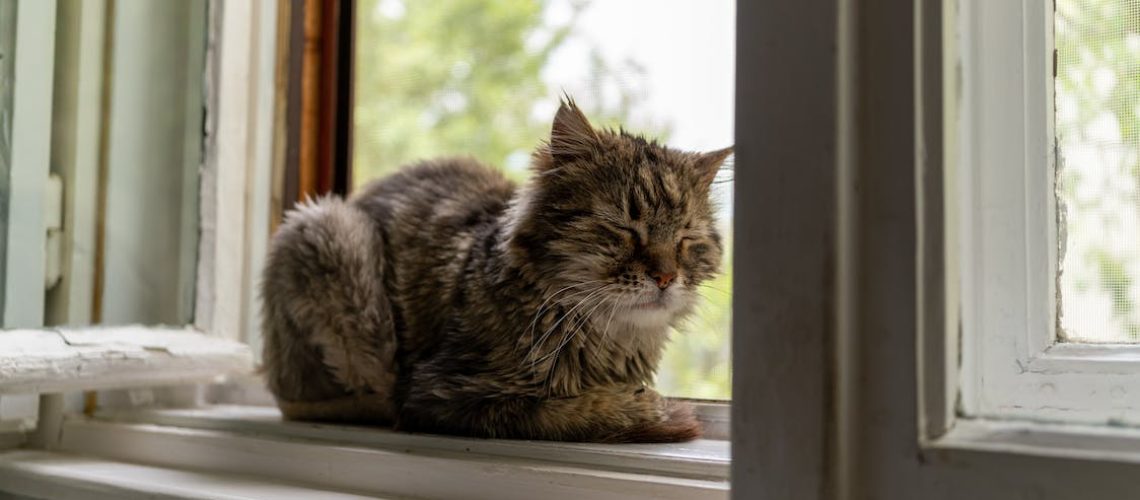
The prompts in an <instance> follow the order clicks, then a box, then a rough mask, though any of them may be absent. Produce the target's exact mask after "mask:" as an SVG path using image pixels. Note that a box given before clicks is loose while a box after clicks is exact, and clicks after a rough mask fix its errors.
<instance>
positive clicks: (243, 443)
mask: <svg viewBox="0 0 1140 500" xmlns="http://www.w3.org/2000/svg"><path fill="white" fill-rule="evenodd" d="M63 449H64V450H67V451H72V452H76V453H82V454H87V455H94V456H101V457H106V458H111V459H115V460H124V461H132V462H140V463H147V464H151V465H158V466H164V467H185V468H193V469H195V470H204V471H211V472H212V471H227V472H229V473H237V474H246V475H253V476H259V477H265V478H288V479H291V480H293V481H299V482H303V483H305V484H313V485H316V486H320V487H328V488H337V489H347V490H351V491H358V492H364V493H369V494H381V495H383V494H388V495H395V496H408V497H416V498H472V499H480V498H488V499H505V500H509V499H514V498H518V499H533V498H543V499H551V500H555V499H562V498H567V499H579V498H591V499H606V498H615V499H616V498H630V497H647V498H648V497H652V498H662V499H672V498H675V499H703V498H718V499H723V498H727V496H728V483H727V482H726V481H709V480H701V479H689V478H679V477H670V476H661V475H652V474H643V473H629V472H619V471H610V470H603V469H593V468H584V467H575V466H570V465H563V464H558V463H551V462H545V461H539V460H523V459H518V458H513V459H508V458H503V457H482V456H477V455H475V454H467V453H466V452H465V453H463V454H459V453H447V452H427V451H423V452H416V451H414V450H413V451H410V452H409V451H405V450H379V449H371V448H365V447H356V446H347V445H340V446H329V445H327V444H324V443H319V442H314V441H312V440H302V439H276V438H269V437H257V436H250V435H247V434H238V433H231V432H222V431H210V430H195V429H183V428H173V427H161V426H153V425H138V424H115V423H107V422H97V421H91V420H85V419H73V420H68V421H67V422H65V425H64V432H63Z"/></svg>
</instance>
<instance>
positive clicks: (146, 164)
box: [0, 0, 272, 420]
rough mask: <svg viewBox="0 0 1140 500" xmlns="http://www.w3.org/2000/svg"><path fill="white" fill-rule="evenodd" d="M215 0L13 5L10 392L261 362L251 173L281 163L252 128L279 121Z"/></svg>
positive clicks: (24, 394) (21, 395) (6, 39)
mask: <svg viewBox="0 0 1140 500" xmlns="http://www.w3.org/2000/svg"><path fill="white" fill-rule="evenodd" d="M207 9H208V2H206V1H204V0H198V1H191V2H177V3H170V4H163V5H155V4H149V3H146V2H115V3H113V4H110V3H107V2H57V1H54V0H51V1H44V2H31V1H17V2H13V1H7V2H3V3H0V24H2V25H3V26H4V28H5V29H4V31H3V34H2V35H0V68H2V69H0V82H3V83H2V84H0V96H3V97H0V136H3V140H0V156H3V160H0V178H2V179H3V181H0V202H2V203H0V205H2V206H3V208H2V209H0V210H2V211H3V212H4V213H5V214H6V217H5V220H4V222H5V224H3V225H0V233H2V234H3V236H2V237H0V243H3V244H2V245H0V250H2V252H3V254H4V260H3V262H2V266H3V267H2V269H3V272H0V278H2V280H0V284H2V286H3V288H4V290H5V292H4V294H3V295H2V302H0V303H2V309H0V311H2V320H3V324H2V326H3V329H4V330H3V331H0V365H3V366H5V367H6V371H5V376H4V377H3V378H0V407H8V408H11V404H12V403H13V402H14V401H21V400H26V399H27V398H28V397H32V398H34V397H36V395H43V396H42V397H43V398H45V399H44V400H51V401H60V400H62V398H64V396H65V395H66V399H67V401H69V404H70V405H71V407H75V406H79V407H82V406H83V405H84V404H87V405H91V403H93V402H94V401H95V399H94V398H90V397H89V398H87V399H86V401H87V402H86V403H84V397H83V395H82V392H81V391H92V390H96V389H112V388H127V387H138V386H147V387H150V386H155V385H162V384H166V383H182V382H198V381H204V380H212V379H214V378H215V377H217V376H219V375H222V374H232V373H246V372H248V371H249V370H250V369H251V368H252V364H251V357H250V350H249V348H248V347H247V346H246V345H245V344H244V341H245V340H247V338H246V336H245V333H246V331H245V330H244V328H243V323H242V321H243V320H244V319H245V315H246V314H247V304H249V303H250V300H251V299H252V294H251V293H248V292H249V290H250V288H251V284H252V275H250V274H248V273H247V272H245V270H247V269H249V265H248V263H249V262H250V261H251V259H252V257H253V255H254V254H253V253H252V252H248V251H247V248H248V247H247V243H248V242H251V241H255V240H256V239H257V238H258V234H259V232H258V231H254V230H253V228H254V227H256V225H257V224H258V223H257V219H256V217H255V216H249V217H247V216H246V212H247V211H250V212H252V210H250V209H249V207H248V206H247V200H249V199H253V200H256V199H258V198H257V196H256V195H254V196H249V197H247V192H248V193H251V194H255V193H257V192H259V191H263V190H265V189H264V187H261V188H258V187H257V186H256V184H255V183H253V182H252V181H250V182H247V180H246V179H247V177H250V178H252V175H247V171H257V170H258V169H263V168H268V165H269V164H268V162H267V161H266V159H267V158H268V157H267V156H266V155H264V154H263V153H259V150H257V149H256V148H254V147H247V146H248V145H251V144H257V143H256V141H253V140H250V141H248V144H247V139H246V137H245V136H244V135H243V134H244V132H245V127H247V126H249V127H253V126H256V125H257V124H261V123H267V122H266V121H264V120H265V117H264V115H258V114H257V111H258V107H257V106H256V105H249V106H246V105H245V103H246V102H247V101H248V100H251V99H252V100H254V102H255V103H256V99H254V98H255V97H256V93H254V92H253V91H252V90H253V89H250V88H249V84H248V80H247V79H245V78H244V77H243V76H242V74H241V72H235V71H232V68H230V67H229V66H234V65H236V66H238V67H245V68H246V69H245V71H246V73H248V72H249V70H248V65H249V63H250V60H251V59H253V60H254V61H256V58H254V57H251V55H252V54H251V53H253V52H254V50H253V49H251V46H250V44H249V42H248V40H245V43H244V45H242V44H239V43H236V42H230V43H229V44H222V43H218V42H217V41H216V40H213V43H210V42H211V39H210V37H211V33H214V32H213V31H212V30H211V28H210V26H209V23H208V22H207ZM233 16H234V17H233V20H232V21H231V22H230V24H228V25H226V26H231V29H233V28H232V26H233V25H235V24H238V23H240V22H243V21H244V22H246V23H247V24H248V22H249V20H250V17H251V16H250V14H249V12H248V9H246V12H244V13H241V12H235V13H234V14H233ZM246 30H248V26H247V27H245V28H243V36H246V35H244V31H246ZM254 32H255V33H256V31H254ZM233 39H239V40H241V38H240V37H233V36H231V40H233ZM208 47H209V50H208ZM257 48H258V49H259V50H260V46H259V47H257ZM270 60H272V58H270ZM222 67H225V69H226V71H227V73H226V75H225V76H221V75H222V71H221V69H219V68H222ZM210 75H217V77H216V78H214V79H212V80H210V81H209V82H208V81H207V80H208V77H209V76H210ZM233 78H239V79H240V82H241V83H240V84H238V83H236V81H235V80H233ZM235 89H236V90H235ZM235 92H242V94H241V96H240V97H235V95H234V94H235ZM227 100H234V101H238V102H241V103H242V106H240V107H239V106H237V105H234V104H232V103H228V102H224V101H227ZM219 101H223V102H220V103H219ZM206 110H210V111H212V114H207V112H206ZM259 120H260V121H259ZM250 205H251V206H252V202H251V203H250ZM261 224H264V226H263V227H266V228H267V227H268V224H267V223H265V220H264V219H262V220H261ZM127 325H133V326H127ZM21 406H22V407H23V408H30V409H31V413H32V414H33V415H34V413H35V408H36V405H35V404H34V399H33V400H32V404H30V405H21ZM0 413H3V412H0ZM27 416H29V415H28V414H27V412H16V414H15V415H13V414H0V420H2V419H6V418H8V417H14V418H24V417H27ZM59 416H60V415H59V414H58V413H56V414H55V417H59ZM48 417H50V415H49V416H48Z"/></svg>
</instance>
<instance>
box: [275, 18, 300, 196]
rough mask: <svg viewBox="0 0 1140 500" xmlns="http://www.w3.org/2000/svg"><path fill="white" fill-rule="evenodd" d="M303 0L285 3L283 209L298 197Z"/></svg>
mask: <svg viewBox="0 0 1140 500" xmlns="http://www.w3.org/2000/svg"><path fill="white" fill-rule="evenodd" d="M305 3H306V2H305V0H291V1H290V2H289V51H288V69H287V74H288V75H289V76H288V81H287V82H286V84H285V88H286V94H287V97H286V98H285V101H286V103H285V110H286V111H285V165H284V170H285V171H284V186H283V189H282V195H283V196H282V200H281V201H282V203H283V204H284V205H283V207H282V208H283V209H284V210H288V209H290V208H292V207H293V204H294V203H296V202H297V200H299V199H300V197H301V192H302V191H301V178H300V175H301V127H302V122H301V101H302V92H301V75H302V71H301V70H302V63H303V60H304V58H303V54H304V45H305Z"/></svg>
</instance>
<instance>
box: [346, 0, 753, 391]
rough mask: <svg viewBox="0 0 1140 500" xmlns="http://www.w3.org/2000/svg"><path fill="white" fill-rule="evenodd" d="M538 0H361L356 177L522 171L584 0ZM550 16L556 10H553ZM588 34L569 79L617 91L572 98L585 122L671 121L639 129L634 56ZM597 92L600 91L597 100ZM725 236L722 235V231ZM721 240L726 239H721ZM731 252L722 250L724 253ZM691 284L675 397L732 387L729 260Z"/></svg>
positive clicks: (545, 121)
mask: <svg viewBox="0 0 1140 500" xmlns="http://www.w3.org/2000/svg"><path fill="white" fill-rule="evenodd" d="M553 3H555V2H551V1H544V0H439V1H432V2H421V1H411V0H362V1H361V2H360V3H359V10H358V13H357V23H358V25H357V34H356V37H357V38H356V79H357V80H356V88H355V99H356V105H355V109H354V114H355V116H354V118H355V122H356V123H355V128H356V133H355V139H354V149H355V150H354V157H353V165H354V167H353V168H354V170H355V171H354V176H353V178H354V182H355V183H356V185H357V186H359V185H361V184H363V183H365V182H367V181H369V180H371V179H374V178H377V177H380V176H383V175H385V174H387V173H391V172H393V171H394V170H395V169H397V168H399V167H400V166H402V165H406V164H409V163H411V162H414V161H417V160H420V159H426V158H433V157H438V156H446V155H470V156H474V157H475V158H477V159H479V160H482V161H483V162H486V163H488V164H490V165H495V166H497V167H499V168H503V171H504V173H506V174H507V175H508V176H510V177H512V178H514V179H516V180H523V179H525V178H526V176H527V175H528V171H527V169H526V166H527V165H528V163H529V161H530V153H531V151H532V150H533V149H534V148H535V146H537V145H538V143H539V142H540V141H542V140H544V139H546V137H547V136H548V134H549V124H550V120H551V119H552V118H553V113H554V110H555V109H556V107H557V98H558V95H559V92H560V91H561V90H562V89H561V88H548V85H547V82H545V81H544V79H543V71H544V69H545V68H546V67H547V65H548V64H550V63H551V59H552V54H554V53H555V52H556V51H557V50H558V49H559V48H560V47H562V46H563V45H564V44H565V43H566V41H567V40H569V39H570V38H571V37H575V36H576V35H577V32H576V31H575V21H576V19H577V17H578V13H580V12H581V11H582V9H584V8H587V6H588V5H587V3H586V2H583V1H562V2H557V3H558V7H561V8H563V10H564V11H566V12H568V15H566V16H546V15H545V13H546V12H547V9H548V8H549V7H550V6H551V4H553ZM551 18H554V19H551ZM580 41H582V42H584V43H588V44H590V59H589V64H588V65H587V68H588V69H587V73H588V74H584V75H581V78H582V80H581V81H575V82H565V83H566V84H567V86H584V87H588V88H592V89H595V90H597V89H601V88H611V89H616V90H617V96H616V97H617V98H616V100H613V102H612V103H611V105H610V106H608V107H607V106H603V105H602V104H601V103H600V102H588V101H587V100H585V99H583V98H582V97H579V104H580V105H582V106H583V108H584V109H585V110H586V112H587V114H588V115H589V116H590V118H591V120H592V121H593V122H594V123H595V125H599V126H616V125H618V124H624V125H625V126H626V127H627V128H630V129H634V130H635V131H637V132H642V133H646V134H647V135H650V136H653V137H656V138H658V139H661V140H665V141H667V140H668V131H669V125H668V124H667V123H666V124H662V125H660V126H658V124H655V127H654V128H653V129H651V130H645V129H644V128H642V129H641V130H637V127H636V125H638V124H633V123H630V121H631V120H630V117H631V116H632V115H633V114H634V112H635V111H636V110H637V109H638V108H639V106H642V105H643V102H644V96H643V95H641V94H640V93H639V92H638V91H637V89H638V87H639V86H638V85H637V83H638V81H637V80H638V79H644V71H642V70H641V68H640V67H639V65H638V63H637V61H620V62H618V63H615V62H613V61H610V60H609V59H608V58H606V57H603V55H604V50H605V47H604V46H602V45H600V44H599V42H597V41H591V40H580ZM599 101H600V100H599ZM726 240H729V241H730V239H726ZM726 248H731V246H730V245H727V246H726ZM726 253H731V252H726ZM725 267H726V268H725V272H724V274H723V275H722V276H721V277H720V278H719V279H717V280H716V281H714V282H712V283H710V284H709V285H708V286H706V287H702V289H701V293H702V295H703V296H704V297H705V300H703V301H702V303H701V304H700V305H699V306H698V309H697V311H698V313H697V314H696V315H695V316H694V317H693V318H691V319H690V320H689V321H688V322H687V323H686V324H685V325H683V326H682V327H681V328H680V330H679V331H678V332H676V333H675V334H674V335H673V336H672V338H673V342H672V344H671V346H670V348H669V350H668V352H666V354H665V358H664V360H663V362H662V365H661V374H660V377H659V384H658V385H659V387H660V389H661V390H662V391H663V392H665V393H666V394H670V395H675V396H687V397H700V398H716V399H726V398H728V397H729V395H730V380H731V378H730V366H731V363H730V353H729V349H730V342H729V332H730V331H731V316H730V314H731V304H732V300H731V296H730V292H731V289H732V278H731V263H727V264H726V266H725Z"/></svg>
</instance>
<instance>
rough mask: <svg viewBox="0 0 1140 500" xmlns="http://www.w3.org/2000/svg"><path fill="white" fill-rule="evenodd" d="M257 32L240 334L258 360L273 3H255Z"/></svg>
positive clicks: (272, 96)
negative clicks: (241, 330) (242, 319)
mask: <svg viewBox="0 0 1140 500" xmlns="http://www.w3.org/2000/svg"><path fill="white" fill-rule="evenodd" d="M253 22H254V24H255V25H256V30H255V31H253V32H252V33H251V34H250V36H251V37H255V39H254V41H253V43H254V46H253V48H252V51H253V52H254V54H253V58H254V61H255V62H256V69H255V72H254V74H253V75H252V77H251V78H250V80H249V84H250V91H249V92H250V95H251V96H252V97H251V98H252V99H255V101H254V102H253V105H252V106H251V108H250V123H251V125H250V126H251V128H252V130H251V132H250V158H249V161H248V162H247V165H248V167H247V168H249V170H250V172H249V174H248V179H249V183H248V186H247V188H246V203H247V205H246V213H247V214H248V217H249V218H248V220H247V226H246V230H245V237H246V240H245V250H246V253H245V266H244V268H243V269H244V275H243V277H242V287H243V300H244V301H245V302H244V306H243V309H242V313H243V314H244V324H243V327H244V329H245V330H244V335H242V337H241V338H242V340H244V341H245V342H246V343H247V344H249V346H250V349H251V350H252V351H253V353H254V357H255V359H260V357H261V345H262V344H261V307H259V306H258V292H257V290H258V283H259V282H260V281H259V280H260V278H261V269H262V267H264V265H265V256H266V254H267V251H268V247H269V236H270V234H269V231H270V227H271V226H270V217H271V216H272V214H271V210H270V204H271V200H270V191H271V190H272V187H273V186H272V182H273V179H272V177H273V140H274V125H275V124H274V121H275V119H274V118H275V117H274V112H275V110H276V108H275V105H274V103H275V100H276V97H277V96H276V77H277V38H278V37H277V29H276V28H277V2H274V1H258V2H257V3H256V4H255V6H254V10H253Z"/></svg>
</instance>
